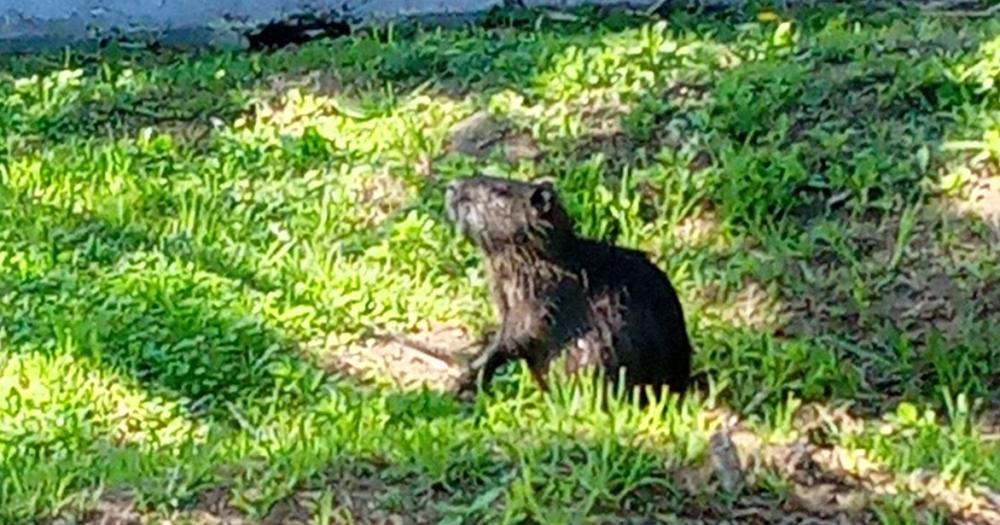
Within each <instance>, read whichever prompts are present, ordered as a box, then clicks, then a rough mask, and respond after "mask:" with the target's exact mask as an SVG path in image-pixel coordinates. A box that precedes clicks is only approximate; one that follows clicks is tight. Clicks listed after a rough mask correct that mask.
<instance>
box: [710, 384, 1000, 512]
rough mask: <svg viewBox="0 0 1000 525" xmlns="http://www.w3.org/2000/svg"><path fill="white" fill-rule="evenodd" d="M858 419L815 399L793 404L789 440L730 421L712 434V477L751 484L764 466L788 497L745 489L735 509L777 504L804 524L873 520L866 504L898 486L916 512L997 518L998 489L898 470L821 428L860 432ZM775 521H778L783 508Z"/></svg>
mask: <svg viewBox="0 0 1000 525" xmlns="http://www.w3.org/2000/svg"><path fill="white" fill-rule="evenodd" d="M863 425H864V423H863V422H862V421H860V420H858V419H855V418H853V417H852V416H851V415H850V414H849V412H848V410H847V409H846V408H830V407H826V406H822V405H818V404H810V405H805V406H803V407H802V408H800V409H799V410H798V411H797V413H796V416H795V425H794V426H795V428H796V429H797V430H798V432H797V435H798V436H799V437H797V438H794V439H792V440H790V441H788V442H765V441H764V440H762V439H761V438H760V437H759V436H757V435H755V434H754V433H753V432H752V431H751V430H749V429H747V428H746V427H742V426H740V425H738V424H734V425H733V426H731V427H729V428H727V429H723V430H720V432H719V434H717V435H716V436H713V439H712V441H711V445H712V446H711V454H712V458H713V460H714V461H713V463H714V465H715V476H716V477H717V478H728V479H730V480H731V481H730V482H729V483H730V484H745V485H746V486H752V485H753V484H754V483H756V482H757V480H758V478H759V476H760V475H761V474H762V473H763V472H764V471H768V472H773V473H777V474H778V475H779V476H780V477H781V479H782V480H784V481H785V482H787V483H788V496H789V497H788V498H787V500H786V501H784V502H783V503H781V504H780V505H774V504H773V503H771V504H760V503H758V504H755V505H746V503H745V502H748V501H753V498H754V496H753V495H752V494H748V495H747V497H741V498H740V499H739V500H738V503H737V510H735V511H734V512H736V513H737V514H740V513H742V512H744V510H748V509H757V510H759V511H761V512H762V513H764V515H771V516H775V512H776V511H779V509H780V511H788V512H791V513H801V515H803V517H807V520H806V521H805V522H809V523H837V524H840V523H878V522H879V521H878V520H877V519H876V516H875V515H874V513H873V512H872V511H871V504H872V503H874V502H876V501H877V500H878V499H880V498H882V497H886V496H892V495H896V494H899V493H901V492H903V493H910V494H913V495H915V496H916V497H917V499H918V501H917V507H918V509H919V511H921V512H925V513H929V512H931V511H944V512H945V513H947V514H948V515H949V519H950V521H949V523H955V524H962V525H986V524H990V523H1000V494H997V493H995V492H994V491H991V490H988V489H986V488H984V487H973V488H965V489H956V488H953V487H951V486H949V485H948V484H947V483H945V482H944V480H943V479H942V478H941V477H940V476H939V475H937V474H935V473H930V472H916V473H913V474H911V475H902V474H897V473H895V472H893V470H892V469H890V468H889V467H887V466H885V465H882V464H880V463H878V462H877V461H874V460H872V459H871V458H869V457H868V456H867V455H866V454H865V453H864V451H862V450H850V449H846V448H844V447H840V446H837V445H834V444H831V443H830V439H829V437H830V436H829V434H828V430H827V429H829V428H831V427H835V428H837V429H838V431H839V432H859V431H861V430H862V427H863ZM719 458H723V459H719ZM732 480H737V481H732ZM744 506H745V509H744V510H740V508H742V507H744ZM775 507H778V508H775ZM779 521H781V522H784V515H782V516H781V519H780V520H779ZM772 523H774V522H772ZM792 523H800V522H799V521H794V522H792Z"/></svg>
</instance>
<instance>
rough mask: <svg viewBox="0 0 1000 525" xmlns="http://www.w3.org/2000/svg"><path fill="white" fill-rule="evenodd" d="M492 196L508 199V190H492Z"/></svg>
mask: <svg viewBox="0 0 1000 525" xmlns="http://www.w3.org/2000/svg"><path fill="white" fill-rule="evenodd" d="M493 195H495V196H497V197H503V198H506V197H510V190H509V189H507V188H497V189H495V190H493Z"/></svg>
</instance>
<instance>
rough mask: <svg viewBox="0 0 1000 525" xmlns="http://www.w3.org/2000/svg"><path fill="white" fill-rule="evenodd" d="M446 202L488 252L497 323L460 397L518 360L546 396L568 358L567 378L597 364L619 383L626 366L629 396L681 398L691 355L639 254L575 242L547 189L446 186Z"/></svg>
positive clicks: (664, 288)
mask: <svg viewBox="0 0 1000 525" xmlns="http://www.w3.org/2000/svg"><path fill="white" fill-rule="evenodd" d="M445 200H446V204H445V207H446V212H447V215H448V218H449V220H450V221H451V222H452V223H453V224H454V225H455V226H456V228H457V229H458V230H459V231H460V232H461V234H462V235H463V236H465V237H466V238H468V239H470V240H471V241H472V242H473V243H474V244H475V245H476V246H477V247H478V248H479V249H480V250H482V251H483V252H484V253H485V256H486V259H487V265H488V269H489V276H490V281H491V283H490V284H491V292H492V297H493V301H494V304H495V305H496V307H497V309H498V313H499V315H500V318H501V320H502V322H501V326H500V328H499V330H498V331H497V332H496V334H495V335H494V336H493V338H492V340H491V341H490V342H489V344H487V345H486V346H485V347H484V348H483V349H482V351H481V352H480V353H479V355H478V356H476V357H475V358H474V359H473V361H472V362H471V363H470V365H469V367H468V369H467V370H466V371H465V375H464V376H463V379H462V382H461V384H460V385H459V391H460V392H463V393H464V392H468V391H470V390H475V388H476V383H477V378H479V382H480V385H481V386H482V388H483V389H484V390H487V389H488V384H489V382H490V380H491V379H492V377H493V376H494V374H495V373H496V371H497V370H498V369H499V368H500V367H501V366H503V365H504V364H506V363H507V362H508V361H511V360H514V359H524V360H525V361H526V362H527V364H528V367H529V369H530V370H531V372H532V376H533V378H534V380H535V382H536V383H537V384H538V386H539V387H540V388H541V389H542V390H543V391H545V390H548V385H547V383H546V380H545V375H546V373H547V371H548V370H549V365H550V364H551V362H552V361H553V360H554V359H556V358H558V357H560V356H561V355H565V357H566V361H565V369H566V372H567V373H568V374H573V373H575V372H576V371H578V370H581V369H583V368H585V367H590V366H596V367H598V368H600V369H601V370H602V371H603V372H604V374H605V378H606V379H608V380H612V381H617V379H618V377H616V376H617V375H618V373H619V371H620V370H621V369H622V368H624V375H625V386H626V388H627V389H628V392H631V391H632V390H633V388H634V387H636V386H645V385H650V386H653V387H654V390H655V391H656V392H657V393H659V392H660V391H661V390H662V388H663V387H664V386H666V387H668V388H669V390H670V391H672V392H676V393H677V394H683V393H684V391H685V390H686V389H687V387H688V383H689V381H690V373H691V372H690V368H691V353H692V350H691V344H690V341H689V339H688V334H687V331H686V328H685V322H684V314H683V311H682V308H681V304H680V301H679V300H678V298H677V294H676V292H675V290H674V288H673V285H672V284H671V283H670V281H669V279H668V278H667V275H666V274H665V273H664V272H663V271H662V270H660V269H659V268H658V267H657V266H656V265H655V264H653V262H652V261H650V260H649V258H648V257H647V255H646V254H645V253H643V252H641V251H637V250H632V249H628V248H623V247H619V246H615V245H614V244H612V243H609V242H603V241H598V240H593V239H587V238H584V237H580V236H578V235H576V234H575V233H574V224H573V221H572V219H571V218H570V216H569V215H568V213H567V212H566V210H565V208H564V207H563V206H562V204H561V203H560V199H559V196H558V195H557V193H556V191H555V188H554V186H553V184H552V183H551V182H549V181H543V182H538V183H535V182H520V181H515V180H508V179H502V178H498V177H490V176H477V177H470V178H466V179H462V180H458V181H455V182H452V183H450V184H449V185H448V187H447V190H446V191H445ZM641 399H642V403H643V404H645V403H646V402H647V401H648V399H647V398H646V395H645V392H642V396H641Z"/></svg>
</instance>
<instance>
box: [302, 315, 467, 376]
mask: <svg viewBox="0 0 1000 525" xmlns="http://www.w3.org/2000/svg"><path fill="white" fill-rule="evenodd" d="M480 343H481V341H480V340H478V339H476V338H475V337H473V336H472V335H470V333H469V331H468V330H467V329H466V328H464V327H460V326H439V327H434V328H432V329H431V330H428V331H426V332H420V333H415V334H399V335H395V334H394V335H387V334H386V335H381V334H380V335H376V336H373V337H370V338H367V339H364V340H362V341H360V342H358V343H356V344H352V345H349V346H347V347H346V348H339V349H338V348H337V347H325V345H319V347H316V345H314V348H312V349H311V351H312V352H317V353H316V354H315V355H319V356H321V360H322V361H323V364H324V366H325V367H326V368H328V369H330V370H336V371H338V372H340V373H344V374H348V375H350V376H352V377H356V378H359V379H361V380H363V381H368V382H384V381H389V382H391V383H392V384H393V385H394V386H395V387H396V388H401V389H413V388H420V387H422V386H427V387H428V388H431V389H434V390H441V391H451V390H452V389H453V388H454V387H455V386H457V383H456V381H457V380H458V378H459V375H460V373H461V371H462V370H463V366H464V363H465V360H466V359H467V358H468V356H469V355H470V354H472V353H474V352H475V351H477V350H478V345H479V344H480Z"/></svg>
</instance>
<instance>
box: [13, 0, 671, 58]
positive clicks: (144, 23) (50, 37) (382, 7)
mask: <svg viewBox="0 0 1000 525" xmlns="http://www.w3.org/2000/svg"><path fill="white" fill-rule="evenodd" d="M503 3H504V1H503V0H0V52H3V51H17V50H33V49H40V48H52V47H58V46H63V45H67V44H71V43H80V42H81V41H85V42H86V41H89V42H93V41H94V40H95V39H98V38H101V37H103V36H106V35H109V34H115V33H118V34H121V33H132V34H149V35H155V37H156V38H157V39H158V40H161V41H164V42H168V43H172V44H191V45H241V42H242V38H241V33H242V31H244V30H245V29H248V28H250V27H252V26H256V25H261V24H265V23H267V22H270V21H273V20H280V19H284V18H286V17H288V16H292V15H297V14H303V13H317V12H319V13H332V14H334V16H337V17H343V18H344V19H346V20H350V21H369V20H372V19H385V18H390V17H409V16H418V17H440V16H444V17H456V16H472V15H476V14H480V13H483V12H485V11H487V10H489V9H490V8H492V7H494V6H497V5H502V4H503ZM622 3H627V4H632V5H634V6H642V5H649V4H652V3H655V0H631V1H624V2H623V1H622V0H524V2H523V4H524V5H526V6H551V7H567V6H573V5H578V4H622Z"/></svg>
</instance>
